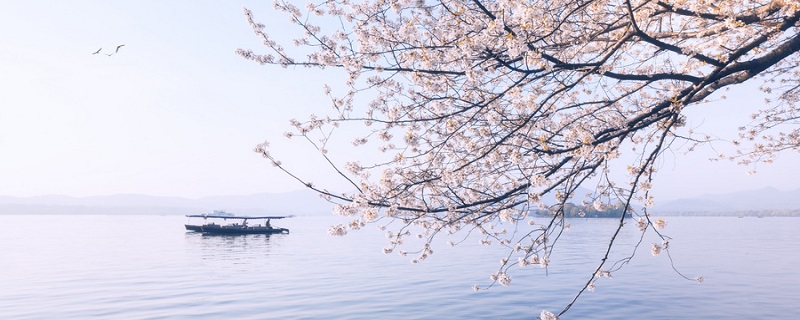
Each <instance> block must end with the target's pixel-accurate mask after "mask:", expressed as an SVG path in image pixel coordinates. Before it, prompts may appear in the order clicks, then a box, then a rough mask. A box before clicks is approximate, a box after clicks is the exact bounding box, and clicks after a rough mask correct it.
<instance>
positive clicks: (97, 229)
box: [0, 215, 800, 319]
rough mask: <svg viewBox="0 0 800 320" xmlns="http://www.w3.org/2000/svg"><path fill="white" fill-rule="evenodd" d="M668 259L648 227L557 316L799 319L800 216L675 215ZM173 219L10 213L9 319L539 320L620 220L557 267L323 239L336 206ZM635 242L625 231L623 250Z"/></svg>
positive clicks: (363, 234) (3, 309)
mask: <svg viewBox="0 0 800 320" xmlns="http://www.w3.org/2000/svg"><path fill="white" fill-rule="evenodd" d="M666 218H667V221H668V226H667V228H666V229H665V230H664V233H665V234H667V235H669V236H671V237H673V240H672V241H671V243H670V246H671V250H670V252H671V253H672V257H673V258H674V263H675V266H676V268H678V270H680V271H681V272H683V273H684V274H686V275H687V276H689V277H694V276H702V277H704V279H705V281H704V282H703V283H696V282H692V281H687V280H684V279H683V278H681V277H680V276H679V275H678V274H676V272H675V271H673V270H672V268H671V266H670V261H669V260H668V258H667V256H666V255H664V254H662V255H659V256H652V255H651V254H650V252H649V247H650V245H649V244H650V243H651V242H655V240H654V238H653V237H646V238H645V240H644V243H643V245H642V247H641V248H640V249H639V252H638V254H637V255H636V256H635V257H634V259H633V260H632V261H631V263H630V264H628V265H627V266H625V267H624V268H623V269H622V270H620V271H617V272H615V273H614V274H613V278H610V279H605V278H604V279H601V280H598V281H597V289H596V291H595V292H587V293H585V294H584V295H583V296H582V297H581V299H580V300H578V302H577V304H576V305H575V306H574V307H572V309H570V311H569V312H567V313H566V314H565V316H564V317H563V319H583V318H592V319H620V318H638V319H677V318H690V319H717V318H726V319H729V318H757V319H766V318H792V317H797V316H798V315H800V312H798V310H797V308H796V305H797V301H800V272H798V264H799V263H800V232H798V230H800V218H763V219H760V218H755V217H753V218H749V217H748V218H735V217H731V218H726V217H666ZM186 221H187V220H186V218H184V217H180V216H151V215H126V216H103V215H86V216H56V215H49V216H45V215H35V216H15V215H2V216H0V222H2V225H3V226H4V228H3V231H2V233H0V252H2V258H0V270H2V273H0V318H2V319H86V318H102V319H184V318H209V319H220V318H235V319H376V318H380V319H534V318H536V317H537V316H538V315H539V313H540V312H541V310H542V309H547V310H550V311H553V312H555V313H557V312H558V311H560V310H561V309H562V308H563V307H564V305H566V304H567V303H569V301H571V299H572V297H573V296H574V295H575V293H576V292H577V290H578V289H579V288H580V287H581V286H582V284H583V283H585V282H586V281H587V280H588V276H589V275H590V274H591V273H592V272H593V270H594V269H595V268H596V264H597V262H599V259H600V258H601V257H602V252H603V250H604V249H605V246H606V243H605V242H606V239H607V238H608V236H609V235H610V234H611V233H613V229H614V227H615V224H616V223H617V221H616V220H612V219H575V220H571V221H569V222H570V225H571V228H570V229H569V231H568V232H567V233H565V234H564V236H563V238H562V239H561V240H559V241H561V242H559V244H558V247H557V249H556V250H557V251H555V253H554V254H553V258H552V262H551V264H550V267H549V268H548V269H547V270H545V269H543V268H540V267H537V266H534V267H530V266H529V267H525V268H519V267H515V268H513V270H514V273H512V274H511V276H512V282H511V285H510V286H508V287H502V286H499V285H498V286H494V287H492V288H490V289H489V290H485V291H478V292H475V291H473V290H472V288H471V286H472V285H473V284H477V285H479V286H485V285H486V284H488V282H489V275H491V274H493V273H494V272H495V271H496V269H497V267H498V266H499V262H498V261H499V259H500V258H501V257H503V256H504V255H505V254H506V253H507V252H506V251H505V250H501V249H500V248H498V247H495V246H488V247H487V246H483V245H480V244H479V243H478V240H477V239H475V241H471V240H472V239H469V240H468V241H466V242H464V243H463V244H461V245H459V246H455V247H449V246H447V245H444V242H445V241H446V240H447V239H446V238H442V241H441V242H442V244H438V242H437V243H436V244H435V246H434V247H433V250H434V254H433V255H431V256H430V257H429V258H428V260H426V261H424V262H422V263H419V264H412V263H411V262H410V260H411V259H412V257H411V255H409V256H406V257H403V256H399V255H398V254H388V255H386V254H383V253H382V249H383V247H384V246H385V245H386V238H385V237H384V234H383V232H381V231H378V230H377V229H376V228H374V227H370V226H367V227H366V228H365V229H364V230H361V231H359V232H355V233H352V232H351V233H350V234H349V235H347V236H345V237H332V236H328V235H327V228H328V226H329V225H331V224H333V223H336V222H341V219H339V218H337V217H332V216H319V217H296V218H292V219H285V220H280V221H273V224H274V225H276V226H280V227H286V228H289V229H291V234H288V235H272V236H265V235H246V236H203V235H201V234H198V233H192V232H186V231H185V230H184V228H183V223H185V222H186ZM637 240H638V236H637V229H636V226H635V223H630V224H629V225H626V226H625V229H624V231H623V233H622V234H621V235H620V239H619V241H620V247H619V249H618V250H615V251H614V252H615V253H616V256H617V257H622V256H624V255H625V254H626V253H628V252H629V251H630V250H631V244H633V243H635V242H636V241H637Z"/></svg>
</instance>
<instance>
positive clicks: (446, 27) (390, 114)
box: [237, 0, 800, 318]
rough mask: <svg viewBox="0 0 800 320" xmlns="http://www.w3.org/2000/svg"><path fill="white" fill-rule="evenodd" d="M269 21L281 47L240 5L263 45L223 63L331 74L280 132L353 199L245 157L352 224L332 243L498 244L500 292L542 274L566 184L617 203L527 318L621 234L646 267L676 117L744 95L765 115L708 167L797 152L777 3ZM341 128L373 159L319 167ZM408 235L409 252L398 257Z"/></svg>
mask: <svg viewBox="0 0 800 320" xmlns="http://www.w3.org/2000/svg"><path fill="white" fill-rule="evenodd" d="M275 8H276V9H277V10H280V11H283V12H285V13H286V14H287V15H288V16H289V18H290V20H291V21H292V23H293V25H294V26H295V27H297V29H296V30H297V31H298V32H297V38H296V39H294V45H295V46H296V48H295V51H292V50H290V49H286V48H285V47H284V45H286V44H281V43H278V42H276V41H274V40H273V39H272V38H271V37H270V35H269V32H278V31H277V30H265V26H264V25H263V24H261V23H259V22H258V21H257V19H256V18H255V17H254V15H253V14H252V13H251V11H249V10H247V9H245V16H246V19H247V21H248V22H249V23H250V25H251V26H252V28H253V30H254V31H255V34H256V36H257V37H259V38H260V39H261V40H262V41H263V44H264V46H265V48H262V49H260V51H261V52H260V53H259V52H256V51H253V50H251V49H239V50H237V53H238V54H239V55H241V56H242V57H244V58H247V59H251V60H253V61H256V62H258V63H260V64H267V65H279V66H282V67H296V66H300V67H309V68H323V69H324V68H337V69H339V70H342V71H344V74H346V75H347V78H346V79H343V80H342V82H343V86H345V87H346V90H344V92H336V93H334V91H335V90H332V89H331V88H329V87H326V88H325V93H326V94H327V95H328V96H329V97H330V102H331V103H330V104H331V106H332V108H331V109H329V112H328V114H327V115H326V116H311V117H310V118H309V119H307V120H303V121H297V120H292V125H293V126H294V128H295V130H294V131H293V132H291V133H288V134H287V136H289V137H295V138H301V139H300V141H305V142H308V143H310V145H311V146H313V147H314V148H316V149H317V150H319V151H320V152H319V154H320V157H322V158H323V159H325V160H326V161H327V162H328V163H329V164H330V165H331V169H332V170H335V172H337V173H338V174H339V175H340V176H341V178H342V181H343V182H345V183H346V184H347V185H348V188H350V189H351V190H355V191H354V192H350V193H338V192H333V191H330V190H332V189H329V187H328V186H318V185H315V184H313V183H312V181H309V180H308V179H307V177H303V176H302V172H301V171H297V170H294V171H293V170H289V169H287V168H286V167H285V166H284V164H282V163H281V162H280V161H279V159H278V158H277V156H276V155H273V154H272V153H270V150H269V145H268V144H267V143H264V144H261V145H259V146H257V147H256V151H257V152H258V153H260V154H262V155H263V156H264V157H266V158H267V159H269V161H271V162H272V164H274V165H275V166H277V167H278V168H280V169H281V170H284V171H285V172H286V173H288V174H290V175H292V176H293V177H295V178H296V179H297V180H299V181H301V182H302V183H304V184H305V185H306V186H307V187H308V188H311V189H313V190H315V191H317V192H319V193H320V194H321V195H322V196H323V197H325V198H326V199H328V200H330V201H332V202H335V203H337V206H336V208H335V211H336V212H337V213H339V214H341V215H344V216H347V217H351V220H352V222H350V223H347V224H342V225H337V226H334V227H332V228H331V231H330V232H331V233H332V234H337V235H342V234H345V233H346V232H347V231H348V230H354V229H359V228H362V227H364V226H365V225H367V224H371V223H377V224H378V225H379V226H380V227H381V228H384V227H385V228H387V235H388V237H389V244H388V246H387V247H386V248H385V249H384V251H385V252H387V253H388V252H393V251H400V253H401V254H412V255H413V256H414V261H415V262H417V261H421V260H424V259H426V258H427V257H428V256H429V255H431V254H432V253H433V250H432V246H431V245H432V243H433V242H432V241H433V239H434V238H435V237H437V236H443V237H454V236H457V235H459V234H465V233H478V234H480V235H481V237H482V239H483V240H482V241H483V242H484V243H487V244H488V243H492V244H494V245H500V246H501V247H502V248H506V250H507V251H505V252H506V253H504V257H503V258H502V260H501V262H502V263H501V266H500V267H499V268H498V270H497V272H496V273H495V274H493V275H492V276H491V281H492V282H491V283H490V285H493V284H495V283H499V284H501V285H508V284H509V283H510V282H511V267H512V266H528V265H538V266H542V267H547V265H548V263H549V261H550V254H551V252H553V250H554V249H555V248H556V244H557V242H558V239H559V236H560V235H561V234H562V232H563V231H564V229H565V227H566V223H565V221H564V218H563V217H564V207H565V204H567V203H569V202H571V201H573V199H577V198H578V197H579V196H583V195H578V194H576V193H578V190H579V189H578V187H579V186H584V187H588V188H589V189H591V190H595V192H593V193H591V194H589V195H587V196H588V199H589V200H588V201H587V200H584V203H583V205H586V206H594V207H595V208H596V209H597V210H601V209H602V208H603V207H604V206H608V205H609V204H612V203H615V204H621V205H622V206H624V208H623V210H622V211H621V212H623V214H620V215H619V226H618V228H617V230H616V233H614V235H613V236H612V237H611V238H610V239H609V242H608V251H606V253H605V256H603V257H598V258H600V263H599V264H598V266H597V269H596V272H595V273H594V274H593V275H591V276H590V277H589V279H587V282H586V284H585V286H584V287H583V288H581V289H579V290H578V293H577V295H576V296H575V300H573V301H571V302H570V303H568V304H567V305H566V306H565V308H564V309H563V310H561V311H560V312H559V313H557V314H554V313H550V312H549V311H543V312H542V314H541V317H542V318H551V317H552V318H557V317H558V316H560V315H562V314H563V313H564V312H566V311H567V310H568V309H569V308H570V307H571V306H572V304H573V303H574V302H575V301H576V300H577V299H578V297H579V296H580V295H581V294H582V293H583V292H584V291H586V290H589V291H591V290H593V289H594V287H595V281H596V280H597V279H598V278H599V277H602V276H608V275H610V273H611V272H613V271H615V270H617V269H618V268H619V267H620V266H621V265H622V264H624V263H625V262H627V260H622V261H617V262H616V263H612V261H608V258H609V254H608V253H609V251H610V250H611V248H612V246H613V245H614V241H615V239H616V237H617V234H618V233H619V232H620V230H621V229H622V228H623V226H624V225H625V224H626V222H629V221H630V222H632V224H634V225H636V226H638V227H639V230H641V232H642V233H643V234H644V232H646V231H648V230H652V232H654V233H655V234H656V235H658V236H659V237H660V238H661V240H663V241H662V242H661V243H653V244H652V246H651V253H653V254H659V253H661V252H662V251H666V252H667V253H668V240H669V238H668V237H667V236H666V235H663V234H662V233H661V232H662V231H661V230H662V229H663V228H664V227H665V226H666V221H664V220H662V219H655V218H651V215H650V214H648V212H647V210H648V209H647V208H648V207H650V206H651V205H652V202H653V201H652V199H653V198H652V196H651V194H650V188H651V185H652V182H653V177H654V173H655V172H656V169H657V161H656V160H657V159H659V158H660V157H661V156H662V155H663V154H664V153H665V152H667V151H669V150H673V149H675V148H678V145H677V144H676V142H680V146H681V148H687V149H691V148H693V147H694V146H695V145H698V144H704V143H708V142H709V138H708V137H707V136H704V135H701V134H698V133H695V132H694V131H693V130H692V128H687V127H686V126H685V124H686V120H687V119H686V115H685V110H687V108H693V107H697V106H700V105H702V104H703V103H704V102H706V101H708V100H709V99H716V98H719V94H717V92H718V91H719V90H720V89H723V88H728V87H732V86H735V85H738V84H743V83H751V82H757V83H758V85H760V89H761V90H762V92H763V94H764V98H765V99H767V101H766V102H765V104H764V105H763V106H748V107H752V108H753V121H752V122H751V123H746V124H742V127H741V128H740V130H741V132H742V134H741V139H740V140H737V141H732V142H733V143H735V144H737V145H738V146H739V151H738V152H736V153H734V154H731V155H721V157H723V158H730V159H736V160H739V161H741V162H742V163H744V164H752V163H754V162H756V161H764V160H766V161H769V160H770V159H771V157H773V155H774V154H775V153H776V152H780V151H782V150H787V149H795V150H796V149H797V147H798V145H800V132H798V128H800V127H799V126H798V125H797V124H798V122H797V121H798V118H799V117H800V114H799V113H798V110H797V108H796V106H797V101H798V98H800V67H798V66H799V65H800V54H798V51H800V24H799V23H798V20H800V2H797V1H794V0H726V1H718V0H693V1H686V0H661V1H647V0H629V1H625V0H582V1H572V0H569V1H564V0H552V1H539V0H530V1H519V0H473V1H450V0H428V1H425V0H362V1H350V0H329V1H316V2H312V3H311V4H308V5H306V6H305V7H304V8H303V9H301V8H300V7H297V6H296V5H295V4H293V3H290V2H284V1H283V0H278V1H277V2H276V3H275ZM281 32H284V31H281ZM287 72H290V71H287ZM342 126H349V127H351V128H358V129H360V131H358V132H359V133H358V135H357V136H353V137H351V138H352V139H353V140H352V141H353V144H354V145H362V146H364V147H368V148H376V149H377V150H376V152H378V151H379V153H380V154H382V155H384V156H383V157H381V158H380V159H381V160H378V161H371V162H369V163H362V162H361V161H359V160H358V159H352V160H351V161H350V162H345V161H341V162H340V160H339V159H332V158H330V156H329V153H328V148H329V147H335V145H333V144H332V143H330V141H331V137H332V134H333V132H340V131H341V130H340V128H341V127H342ZM337 130H338V131H337ZM347 132H350V131H347ZM376 159H377V158H376ZM361 160H362V161H363V159H361ZM619 172H624V173H625V174H623V175H619ZM620 176H622V177H624V178H619V177H620ZM547 195H555V199H556V200H557V201H556V202H555V203H547V202H545V201H543V200H542V199H544V197H546V196H547ZM536 210H546V211H547V212H549V215H547V216H546V217H538V216H536V217H535V216H533V215H532V212H534V211H536ZM409 237H419V238H421V239H423V240H424V241H423V243H424V244H422V245H421V247H420V248H413V249H412V251H413V252H406V251H403V250H402V249H403V245H404V243H405V242H404V241H406V240H407V239H408V238H409ZM456 239H458V238H456ZM454 243H458V241H455V242H454ZM634 251H635V248H634ZM628 260H629V259H628ZM516 270H519V269H516ZM687 278H688V277H687ZM694 280H698V281H700V280H702V278H694ZM475 288H476V289H480V288H478V287H477V286H476V287H475Z"/></svg>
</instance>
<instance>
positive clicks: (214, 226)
mask: <svg viewBox="0 0 800 320" xmlns="http://www.w3.org/2000/svg"><path fill="white" fill-rule="evenodd" d="M186 217H187V218H190V219H191V218H202V219H203V223H202V224H189V223H187V224H184V227H185V228H186V230H187V231H193V232H202V233H203V234H228V235H237V234H288V233H289V229H286V228H277V227H273V226H272V224H270V221H271V220H272V219H285V218H291V217H293V216H256V217H251V216H237V215H233V214H230V213H227V212H225V211H217V210H215V211H214V212H213V213H211V214H190V215H186ZM209 219H214V220H212V221H208V220H209ZM228 220H233V223H226V222H228ZM248 220H250V221H256V222H259V221H263V222H261V223H257V224H252V223H250V224H248Z"/></svg>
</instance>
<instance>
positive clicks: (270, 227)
mask: <svg viewBox="0 0 800 320" xmlns="http://www.w3.org/2000/svg"><path fill="white" fill-rule="evenodd" d="M267 229H272V226H271V225H269V219H267Z"/></svg>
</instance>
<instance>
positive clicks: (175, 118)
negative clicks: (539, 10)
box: [0, 1, 800, 199]
mask: <svg viewBox="0 0 800 320" xmlns="http://www.w3.org/2000/svg"><path fill="white" fill-rule="evenodd" d="M271 3H272V2H271V1H263V2H262V1H16V2H11V1H4V2H3V3H2V4H0V39H2V46H0V86H2V90H1V91H0V195H11V196H36V195H46V194H64V195H71V196H91V195H108V194H116V193H138V194H148V195H164V196H183V197H190V198H197V197H202V196H209V195H229V194H251V193H257V192H282V191H290V190H297V189H301V187H300V186H299V185H298V184H297V183H295V182H294V181H292V180H289V179H288V178H287V177H285V176H284V175H283V174H282V173H280V172H278V171H277V170H275V168H273V167H272V166H271V165H270V164H269V163H268V162H266V161H265V160H263V159H262V158H260V157H259V156H258V155H257V154H256V153H254V152H252V149H253V147H254V146H255V145H256V144H257V143H259V142H261V141H263V140H265V139H267V140H270V141H271V142H272V144H273V146H274V147H275V148H276V151H275V152H278V156H279V158H280V159H281V160H282V161H283V162H284V163H290V164H291V165H290V166H291V167H292V168H295V169H296V170H297V169H299V170H301V174H304V175H306V176H308V177H320V178H319V179H317V180H320V179H321V180H322V183H324V182H325V181H326V178H325V176H324V173H323V172H324V169H323V168H322V166H321V165H320V163H319V162H314V161H313V160H311V159H313V158H314V157H313V153H312V152H310V151H309V150H308V149H297V148H294V147H292V145H291V144H290V143H288V142H286V141H285V139H284V138H283V137H282V134H283V132H285V131H288V128H289V126H288V120H289V119H291V118H303V117H304V116H305V115H307V114H309V113H317V114H323V113H325V112H327V108H328V104H327V103H326V99H325V97H324V96H323V93H322V92H323V91H322V84H323V83H325V82H330V83H334V82H336V81H339V80H341V79H343V78H341V77H339V76H338V75H337V73H336V72H335V71H319V70H309V69H300V70H293V69H289V70H287V69H282V68H279V67H271V66H260V65H257V64H255V63H253V62H251V61H247V60H244V59H242V58H240V57H238V56H237V55H235V54H234V50H235V49H237V48H240V47H242V48H252V49H254V50H255V51H260V50H261V47H260V43H259V41H258V40H257V39H256V38H255V37H254V36H253V33H252V31H251V30H250V29H249V27H248V25H247V23H246V22H245V20H244V17H243V14H242V10H241V9H242V7H243V6H247V7H248V8H250V9H252V10H253V11H254V14H255V15H256V18H257V19H258V20H260V21H262V22H264V23H265V24H267V26H268V28H271V27H273V26H280V27H281V28H280V29H281V30H287V29H288V27H289V24H288V23H287V22H288V19H287V18H285V17H283V16H281V15H279V14H276V13H274V12H273V11H272V9H271ZM298 4H299V5H303V4H304V2H303V3H298ZM272 34H273V35H274V36H275V38H278V39H280V38H283V39H289V38H288V37H283V35H282V33H281V32H275V31H273V32H272ZM123 43H124V44H125V47H123V48H121V49H120V52H119V53H118V54H116V55H114V56H111V57H108V56H105V55H102V54H98V55H92V54H91V53H92V52H94V51H96V50H97V49H98V48H100V47H102V48H103V52H104V53H105V52H111V51H113V49H114V47H116V46H117V45H119V44H123ZM287 47H291V45H288V46H287ZM740 92H741V91H740ZM728 95H729V96H731V97H734V98H733V99H728V100H726V101H724V102H721V103H715V104H711V105H708V106H704V107H703V108H702V110H698V111H699V112H694V113H693V114H692V117H691V118H690V119H689V121H690V124H701V123H702V125H703V126H702V127H701V129H702V128H708V129H707V130H706V131H714V128H717V127H718V126H719V127H727V128H733V129H735V128H736V127H737V126H738V125H740V123H732V122H731V120H735V119H736V118H737V117H742V118H743V117H745V116H746V115H747V114H748V111H747V109H746V107H747V106H748V105H752V104H757V103H759V102H760V100H758V99H753V98H752V97H753V96H754V95H753V94H752V93H747V92H743V93H737V92H736V91H734V92H731V93H729V94H728ZM733 133H735V132H734V131H733V130H731V131H728V132H726V134H727V135H728V136H730V135H731V134H733ZM711 154H713V152H711V151H707V152H705V151H704V152H697V153H695V154H693V155H691V156H688V157H685V156H683V155H681V154H676V155H675V157H667V158H665V161H664V163H663V165H662V170H661V174H660V176H659V178H660V180H658V181H656V183H655V188H654V189H655V190H656V191H658V192H659V194H657V197H659V198H660V199H673V198H678V197H684V196H691V195H694V194H702V193H720V192H729V191H740V190H748V189H755V188H762V187H766V186H774V187H777V188H778V189H781V190H793V189H797V188H800V182H798V181H800V173H798V170H797V169H796V168H795V167H794V166H793V165H794V164H795V163H798V159H800V157H798V156H797V155H796V154H785V155H783V156H781V158H780V159H779V160H778V163H777V164H775V165H772V166H761V167H760V169H761V170H760V173H759V174H757V175H755V176H748V175H746V174H745V171H746V170H747V168H744V167H739V166H736V165H734V164H731V163H725V162H722V163H720V162H717V163H709V162H707V161H706V159H707V158H708V157H709V155H711Z"/></svg>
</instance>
